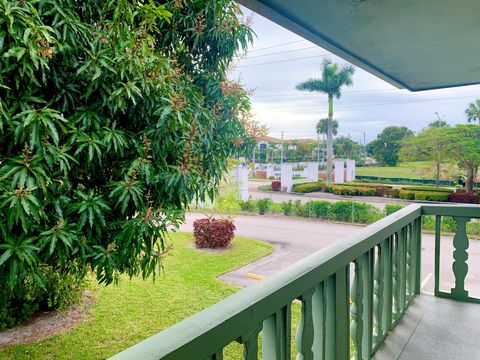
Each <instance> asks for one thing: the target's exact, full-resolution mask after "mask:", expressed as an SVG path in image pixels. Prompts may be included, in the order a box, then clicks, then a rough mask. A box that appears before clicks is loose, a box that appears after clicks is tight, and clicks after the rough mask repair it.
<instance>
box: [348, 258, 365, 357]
mask: <svg viewBox="0 0 480 360" xmlns="http://www.w3.org/2000/svg"><path fill="white" fill-rule="evenodd" d="M354 266H355V268H354V273H353V279H352V283H351V290H350V298H351V302H352V303H351V305H350V317H351V321H350V336H351V338H352V342H353V346H354V349H355V354H354V356H355V357H354V359H355V360H361V359H362V354H363V350H362V345H363V276H362V261H361V260H360V259H357V260H355V262H354Z"/></svg>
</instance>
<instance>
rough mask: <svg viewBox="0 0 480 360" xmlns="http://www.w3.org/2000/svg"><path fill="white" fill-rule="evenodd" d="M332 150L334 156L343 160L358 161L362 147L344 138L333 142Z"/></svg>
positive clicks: (340, 137) (338, 138)
mask: <svg viewBox="0 0 480 360" xmlns="http://www.w3.org/2000/svg"><path fill="white" fill-rule="evenodd" d="M333 150H334V152H335V155H336V156H338V157H340V158H344V159H355V160H360V159H361V156H362V146H361V145H360V144H359V143H357V142H355V141H353V140H352V139H350V138H349V137H346V136H339V137H337V138H336V139H335V140H333Z"/></svg>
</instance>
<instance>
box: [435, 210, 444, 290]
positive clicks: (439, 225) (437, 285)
mask: <svg viewBox="0 0 480 360" xmlns="http://www.w3.org/2000/svg"><path fill="white" fill-rule="evenodd" d="M441 236H442V217H441V216H440V215H437V216H435V290H434V294H435V296H438V295H439V293H440V239H441Z"/></svg>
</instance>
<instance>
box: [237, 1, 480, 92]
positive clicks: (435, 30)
mask: <svg viewBox="0 0 480 360" xmlns="http://www.w3.org/2000/svg"><path fill="white" fill-rule="evenodd" d="M240 3H241V4H242V5H244V6H246V7H248V8H250V9H251V10H253V11H255V12H256V13H258V14H260V15H262V16H264V17H266V18H268V19H270V20H272V21H274V22H276V23H278V24H279V25H281V26H283V27H285V28H287V29H289V30H291V31H293V32H295V33H297V34H298V35H300V36H302V37H304V38H305V39H307V40H309V41H311V42H313V43H315V44H317V45H319V46H321V47H322V48H324V49H326V50H328V51H330V52H332V53H333V54H335V55H338V56H339V57H341V58H343V59H345V60H347V61H349V62H350V63H352V64H354V65H356V66H358V67H360V68H362V69H364V70H366V71H368V72H370V73H372V74H374V75H376V76H378V77H380V78H381V79H383V80H385V81H387V82H389V83H391V84H393V85H395V86H397V87H399V88H406V89H409V90H411V91H420V90H430V89H438V88H447V87H454V86H464V85H473V84H479V83H480V46H479V40H480V0H458V1H453V0H403V1H391V0H390V1H388V0H240Z"/></svg>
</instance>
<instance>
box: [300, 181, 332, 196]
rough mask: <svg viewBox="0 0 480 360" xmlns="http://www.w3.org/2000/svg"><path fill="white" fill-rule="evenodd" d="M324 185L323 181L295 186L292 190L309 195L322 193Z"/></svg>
mask: <svg viewBox="0 0 480 360" xmlns="http://www.w3.org/2000/svg"><path fill="white" fill-rule="evenodd" d="M324 189H325V183H324V182H323V181H317V182H311V183H303V184H295V185H293V188H292V190H293V191H294V192H297V193H310V192H315V191H324Z"/></svg>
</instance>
